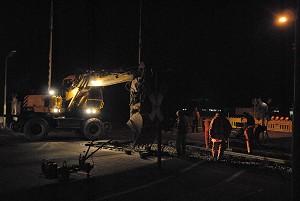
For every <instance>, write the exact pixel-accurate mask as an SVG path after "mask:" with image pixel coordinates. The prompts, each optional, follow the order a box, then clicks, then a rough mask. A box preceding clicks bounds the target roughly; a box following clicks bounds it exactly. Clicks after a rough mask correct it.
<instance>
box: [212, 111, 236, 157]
mask: <svg viewBox="0 0 300 201" xmlns="http://www.w3.org/2000/svg"><path fill="white" fill-rule="evenodd" d="M231 129H232V126H231V124H230V122H229V120H228V119H227V118H226V117H225V116H224V115H223V114H222V113H217V114H216V115H215V117H214V118H213V119H212V120H211V123H210V130H209V135H210V137H211V141H212V156H213V158H214V160H220V158H221V157H222V156H223V153H224V150H225V147H226V146H225V143H226V141H227V139H228V137H229V134H230V132H231Z"/></svg>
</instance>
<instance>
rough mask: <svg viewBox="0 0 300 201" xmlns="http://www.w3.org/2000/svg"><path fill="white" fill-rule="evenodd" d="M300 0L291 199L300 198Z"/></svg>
mask: <svg viewBox="0 0 300 201" xmlns="http://www.w3.org/2000/svg"><path fill="white" fill-rule="evenodd" d="M299 6H300V0H297V14H296V22H295V57H294V99H293V108H294V109H293V143H292V146H293V147H292V152H293V163H292V179H291V181H292V195H291V198H292V201H298V200H300V196H299V193H297V191H298V190H299V188H300V172H299V169H300V135H299V134H300V124H299V122H300V118H299V117H300V116H299V114H300V110H299V107H298V105H297V104H299V101H300V96H299V90H300V88H299V84H300V83H299V76H300V70H299V65H300V51H299V50H300V35H299V34H300V33H299V30H298V29H299V28H300V19H299V17H300V14H299V12H300V9H299Z"/></svg>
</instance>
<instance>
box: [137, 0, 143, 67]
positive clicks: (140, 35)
mask: <svg viewBox="0 0 300 201" xmlns="http://www.w3.org/2000/svg"><path fill="white" fill-rule="evenodd" d="M141 52H142V0H140V25H139V53H138V57H139V58H138V62H139V64H140V63H141Z"/></svg>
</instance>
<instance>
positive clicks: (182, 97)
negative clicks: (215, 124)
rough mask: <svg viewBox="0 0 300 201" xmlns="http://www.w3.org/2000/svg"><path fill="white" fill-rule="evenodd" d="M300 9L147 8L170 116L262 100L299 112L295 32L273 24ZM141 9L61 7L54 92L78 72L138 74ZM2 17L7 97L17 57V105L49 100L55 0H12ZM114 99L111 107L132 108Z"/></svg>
mask: <svg viewBox="0 0 300 201" xmlns="http://www.w3.org/2000/svg"><path fill="white" fill-rule="evenodd" d="M293 2H294V1H291V0H290V1H286V0H285V1H283V0H282V1H274V0H273V1H271V0H251V1H245V0H244V1H242V0H195V1H191V0H182V1H179V0H160V1H154V0H143V1H142V5H143V6H142V55H141V57H142V61H144V62H145V64H146V66H147V67H148V68H152V69H153V70H154V71H158V72H159V73H158V79H159V86H158V88H160V87H161V86H162V85H164V86H165V85H166V86H168V91H167V94H166V98H165V100H164V103H163V105H164V107H166V105H168V109H169V110H174V112H176V109H177V108H180V107H184V106H185V105H186V104H188V103H189V102H190V101H191V100H192V99H199V100H201V104H203V105H207V104H209V105H211V106H215V107H220V108H224V107H235V106H239V107H251V102H252V99H253V98H259V97H261V98H262V99H263V100H264V101H267V100H268V99H269V98H271V99H272V102H271V106H274V107H275V106H278V107H279V106H280V107H292V95H293V53H294V52H293V44H294V42H293V41H294V26H293V25H290V26H287V27H285V28H279V27H276V26H275V25H274V18H275V16H276V13H278V12H279V11H281V10H282V9H286V8H292V9H293V8H295V5H293V4H292V3H293ZM139 5H140V1H139V0H119V1H117V0H101V1H100V0H99V1H97V0H64V1H58V0H54V30H53V34H54V35H53V80H52V82H53V86H56V87H59V85H60V84H61V81H62V79H63V78H64V77H66V76H68V75H70V74H73V73H74V72H75V70H76V69H77V68H81V69H92V70H97V69H102V68H104V69H110V68H118V67H125V68H127V67H134V66H137V65H138V39H139ZM0 16H1V17H0V20H1V21H0V24H1V31H0V34H1V35H0V44H1V48H0V61H1V65H0V72H1V83H0V89H3V86H4V63H5V62H4V61H5V57H6V55H7V54H8V53H9V52H10V51H11V50H14V49H15V50H17V53H16V54H15V55H14V56H13V57H12V58H10V59H9V60H8V98H10V97H11V93H18V94H27V93H41V92H43V91H46V89H47V80H48V54H49V18H50V0H40V1H38V0H36V1H32V0H4V1H2V2H1V7H0ZM166 69H173V70H172V71H167V72H163V71H164V70H166ZM110 89H111V91H116V92H118V94H122V93H123V92H121V91H122V90H120V89H119V88H117V87H110ZM106 91H107V92H105V93H109V95H107V99H109V101H107V103H108V102H110V104H111V107H115V106H116V105H119V104H122V103H120V102H121V101H119V102H118V101H117V100H127V98H124V97H122V98H121V99H120V97H121V96H120V95H113V92H108V91H109V89H107V90H106ZM0 94H1V100H0V105H3V90H1V93H0ZM116 97H117V98H116ZM206 100H207V101H206ZM125 104H126V103H125ZM108 105H109V104H108ZM125 107H127V105H125ZM2 110H3V108H2V107H1V109H0V112H2ZM126 112H127V111H126Z"/></svg>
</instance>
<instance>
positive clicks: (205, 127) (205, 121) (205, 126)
mask: <svg viewBox="0 0 300 201" xmlns="http://www.w3.org/2000/svg"><path fill="white" fill-rule="evenodd" d="M209 129H210V119H207V118H204V119H203V131H204V142H205V148H206V149H208V148H209Z"/></svg>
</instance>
